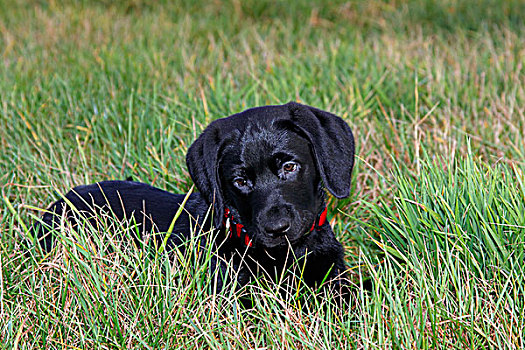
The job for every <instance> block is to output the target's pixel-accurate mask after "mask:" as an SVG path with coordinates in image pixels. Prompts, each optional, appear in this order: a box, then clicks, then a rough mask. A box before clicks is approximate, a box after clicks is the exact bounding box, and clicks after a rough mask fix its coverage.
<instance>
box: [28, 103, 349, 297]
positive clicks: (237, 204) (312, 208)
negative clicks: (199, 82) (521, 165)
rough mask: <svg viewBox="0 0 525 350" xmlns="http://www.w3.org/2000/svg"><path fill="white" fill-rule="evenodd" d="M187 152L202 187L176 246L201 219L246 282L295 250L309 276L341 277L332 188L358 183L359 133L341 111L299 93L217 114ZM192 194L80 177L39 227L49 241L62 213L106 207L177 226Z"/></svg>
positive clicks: (154, 227) (312, 280) (313, 280)
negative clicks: (330, 210) (330, 217)
mask: <svg viewBox="0 0 525 350" xmlns="http://www.w3.org/2000/svg"><path fill="white" fill-rule="evenodd" d="M186 161H187V165H188V169H189V172H190V175H191V178H192V179H193V181H194V182H195V184H196V186H197V188H198V189H199V191H200V193H195V194H192V195H191V196H190V197H189V199H188V201H187V203H186V204H185V206H184V209H185V210H184V211H183V212H182V215H181V216H180V217H179V218H178V219H177V221H176V223H175V226H174V230H173V232H174V233H175V234H174V235H171V236H170V238H169V240H168V244H169V246H170V247H173V246H175V245H180V244H181V243H182V242H183V241H184V239H185V237H187V236H188V234H189V233H190V232H191V228H192V227H193V229H195V226H196V225H197V227H200V228H201V229H202V230H211V232H214V233H215V234H218V235H219V236H218V238H217V239H216V242H217V244H218V253H219V257H223V258H225V259H226V260H230V259H233V263H234V267H235V268H236V269H238V272H239V273H238V276H239V277H238V278H239V282H240V283H241V284H244V283H246V282H247V281H248V280H249V278H250V276H251V275H252V273H253V272H254V271H260V270H261V269H262V270H265V271H266V272H267V273H269V274H271V275H273V274H275V273H277V275H279V274H280V272H281V271H282V270H283V269H285V268H288V267H289V266H290V264H291V263H292V262H293V261H294V259H295V260H299V261H302V262H303V264H302V267H301V268H302V270H303V278H304V280H305V282H306V283H307V284H308V285H310V286H314V285H317V284H319V283H321V282H322V281H324V280H325V279H328V280H332V281H333V285H336V286H338V285H341V282H342V281H343V280H344V277H345V263H344V252H343V247H342V245H341V244H340V243H339V242H338V241H337V240H336V238H335V236H334V233H333V231H332V229H331V227H330V225H329V224H328V222H327V219H326V204H325V192H324V187H326V188H327V189H328V190H329V191H330V192H331V193H332V194H333V195H334V196H336V197H338V198H342V197H347V196H348V195H349V191H350V179H351V171H352V168H353V164H354V140H353V136H352V132H351V130H350V128H349V127H348V125H347V124H346V123H345V122H344V121H343V120H342V119H341V118H339V117H337V116H335V115H333V114H331V113H328V112H325V111H322V110H319V109H316V108H312V107H309V106H305V105H301V104H298V103H295V102H290V103H288V104H285V105H279V106H265V107H258V108H253V109H249V110H246V111H244V112H242V113H238V114H235V115H232V116H230V117H227V118H223V119H219V120H216V121H214V122H212V123H211V124H210V125H209V126H208V127H207V128H206V129H205V130H204V132H203V133H202V134H201V135H200V136H199V138H198V139H197V140H196V141H195V142H194V143H193V144H192V145H191V147H190V148H189V150H188V154H187V158H186ZM183 199H184V195H175V194H172V193H169V192H166V191H163V190H160V189H157V188H154V187H152V186H149V185H147V184H143V183H138V182H132V181H104V182H99V183H96V184H92V185H87V186H79V187H75V188H74V189H73V190H72V191H70V192H69V193H67V194H66V196H65V199H61V200H59V201H58V202H56V203H54V204H53V205H52V206H51V208H50V210H49V212H48V213H46V214H45V215H44V217H43V219H42V221H43V223H44V224H43V225H41V224H37V225H35V226H34V231H35V234H36V236H37V237H38V238H39V240H40V244H41V246H42V247H43V248H44V249H45V250H49V249H51V247H52V237H51V236H52V235H51V234H50V229H55V228H57V227H58V225H59V224H60V220H61V217H66V218H68V219H69V220H74V219H73V218H74V215H73V214H72V213H73V212H77V211H78V212H82V213H84V214H86V215H87V216H88V217H94V216H96V215H94V214H97V213H99V212H101V211H104V212H110V213H112V215H114V216H116V217H117V218H118V219H119V220H123V219H125V220H134V222H136V223H139V224H140V225H139V227H140V231H141V232H152V231H154V232H167V231H168V229H169V227H170V224H171V223H172V220H173V218H174V215H175V213H176V212H177V210H178V208H179V206H180V204H181V203H182V200H183ZM210 205H213V211H212V215H207V214H208V210H209V208H210ZM71 206H74V207H75V208H76V210H72V209H71ZM206 218H208V219H206ZM91 221H92V222H93V224H96V222H95V221H96V220H94V219H91ZM218 261H222V259H218V260H217V265H216V266H218V267H219V269H221V270H222V269H223V267H222V266H221V263H220V262H218ZM219 284H221V281H219ZM220 287H221V285H219V288H220Z"/></svg>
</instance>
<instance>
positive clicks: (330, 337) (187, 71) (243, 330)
mask: <svg viewBox="0 0 525 350" xmlns="http://www.w3.org/2000/svg"><path fill="white" fill-rule="evenodd" d="M524 14H525V3H524V2H523V1H518V0H505V1H496V0H483V1H473V0H449V1H435V0H432V1H431V0H429V1H423V2H420V1H412V0H405V1H388V2H386V1H384V2H383V1H379V0H372V1H366V2H365V1H363V2H359V1H331V2H329V3H328V2H324V1H320V0H319V1H303V0H300V1H292V2H291V1H288V2H285V1H276V2H269V1H251V0H250V1H235V0H231V1H208V2H205V1H202V2H200V1H180V2H176V3H172V2H167V1H161V0H159V1H142V0H125V1H119V2H112V1H103V0H100V1H63V2H56V1H49V2H44V1H29V0H18V1H1V0H0V186H1V194H0V195H1V197H2V200H1V201H0V228H1V229H0V347H1V348H26V349H28V348H64V347H80V348H89V349H91V348H128V347H133V348H178V347H181V348H182V347H184V348H188V347H189V348H202V347H210V348H227V347H231V348H264V347H266V348H330V349H331V348H447V349H448V348H461V349H463V348H471V349H480V348H516V349H518V348H523V347H525V344H524V342H525V341H524V338H525V336H524V334H523V329H524V328H525V316H524V311H523V310H524V308H525V306H524V298H525V296H524V288H523V285H525V283H524V281H523V277H522V276H523V272H524V271H523V269H524V268H523V266H525V264H524V245H525V214H524V213H525V210H524V209H525V208H524V206H525V177H524V171H525V162H524V161H523V160H524V159H525V114H524V113H525V108H524V106H525V84H524V83H523V82H524V81H525V73H524V70H523V65H524V63H525V51H524V47H525V41H524V39H523V38H524V37H525V35H524V34H525V30H524V29H525V28H524V25H523V23H525V18H524V17H525V15H524ZM290 100H296V101H300V102H303V103H307V104H310V105H313V106H316V107H319V108H322V109H326V110H330V111H332V112H334V113H336V114H338V115H340V116H342V117H343V118H344V119H345V120H346V121H347V122H348V123H349V124H350V126H351V127H352V129H353V131H354V134H355V137H356V145H357V159H356V160H357V162H356V168H355V169H354V182H353V190H352V194H351V196H350V198H349V199H346V200H339V201H338V200H331V201H330V205H329V209H330V217H331V218H333V221H332V224H333V226H334V229H335V231H336V234H337V235H338V237H339V238H340V240H341V242H343V244H344V245H345V247H346V251H347V262H348V266H349V268H350V271H351V276H352V278H353V279H354V282H355V284H356V288H355V298H354V299H353V300H352V302H351V304H350V305H349V306H348V308H347V309H343V310H341V309H334V308H333V307H332V306H331V301H330V298H329V296H325V297H322V295H320V297H319V298H317V299H316V298H314V297H313V296H314V294H318V292H317V291H308V290H306V289H301V290H300V292H301V293H300V294H301V295H299V296H297V295H295V294H294V295H289V296H283V295H281V294H280V293H277V292H276V289H277V286H275V285H266V284H264V282H263V281H260V282H259V283H255V284H254V285H252V286H249V287H248V290H244V291H242V292H240V294H238V293H236V292H235V288H234V286H230V288H226V289H225V290H224V291H223V292H221V293H218V294H215V293H213V292H212V291H211V290H210V284H209V272H208V269H207V267H208V264H209V257H210V254H212V252H211V251H207V252H203V254H202V255H201V257H200V258H197V257H196V256H186V257H179V259H178V260H177V261H170V260H168V259H166V258H165V257H164V256H163V255H162V254H160V255H159V254H157V255H156V254H151V252H149V251H148V250H147V249H146V247H134V246H131V245H129V244H126V243H125V242H120V241H119V239H117V238H116V237H115V236H113V235H112V233H108V232H106V233H103V235H102V236H101V237H100V238H99V239H92V240H89V239H88V237H92V235H90V234H89V233H90V231H92V230H90V228H89V227H85V228H82V229H81V230H79V231H78V232H76V233H72V232H70V231H69V230H64V231H61V232H59V234H60V235H61V236H62V239H61V243H60V245H59V247H58V249H56V250H55V251H54V252H53V253H51V254H50V255H47V256H44V255H42V254H41V253H39V252H36V251H35V252H32V253H31V254H29V255H28V254H24V252H25V249H24V248H23V246H21V241H22V239H23V238H24V237H25V231H24V225H29V224H30V222H32V221H33V220H34V218H35V217H37V216H39V215H40V214H41V213H40V212H39V211H38V210H36V209H35V208H43V207H46V206H47V205H48V204H49V203H51V202H52V201H53V200H56V199H57V198H58V193H64V192H66V191H67V190H68V189H69V188H71V187H72V186H75V185H78V184H82V183H89V182H94V181H99V180H105V179H123V178H125V177H127V176H130V175H131V176H133V177H134V178H135V179H137V180H142V181H145V182H148V183H151V184H154V185H156V186H158V187H161V188H164V189H167V190H170V191H173V192H177V193H185V192H187V191H188V190H189V189H190V187H191V185H192V182H191V180H190V179H189V176H188V173H187V170H186V167H185V164H184V157H185V152H186V150H187V148H188V146H189V145H190V144H191V142H192V141H193V140H194V139H195V138H196V136H197V135H198V134H199V133H200V132H201V131H202V130H203V128H204V127H205V126H206V125H207V124H208V123H209V122H210V121H212V120H214V119H216V118H219V117H223V116H227V115H230V114H232V113H235V112H238V111H241V110H243V109H245V108H248V107H252V106H257V105H263V104H276V103H284V102H287V101H290ZM104 220H110V219H109V218H104ZM108 224H109V223H108ZM113 224H114V225H116V226H117V227H119V230H121V231H122V232H123V233H126V232H129V230H130V229H132V228H130V227H128V226H127V225H122V224H118V225H117V223H113ZM75 234H76V236H75ZM188 244H195V242H194V241H192V242H189V243H188ZM108 247H111V249H110V250H108V249H107V248H108ZM166 271H169V273H166ZM367 278H372V281H373V288H372V290H370V291H365V290H362V289H361V288H359V286H360V284H361V283H362V281H363V280H365V279H367ZM295 282H296V283H298V281H295ZM241 295H251V296H252V299H253V302H254V308H253V309H244V308H242V307H240V306H239V303H240V296H241ZM309 299H310V303H308V302H307V301H306V300H309Z"/></svg>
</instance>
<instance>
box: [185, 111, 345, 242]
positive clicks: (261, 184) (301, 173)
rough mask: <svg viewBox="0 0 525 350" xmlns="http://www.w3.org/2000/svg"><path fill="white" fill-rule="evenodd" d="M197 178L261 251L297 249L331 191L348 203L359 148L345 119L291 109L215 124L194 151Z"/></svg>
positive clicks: (218, 210) (218, 217)
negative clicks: (355, 149) (293, 246)
mask: <svg viewBox="0 0 525 350" xmlns="http://www.w3.org/2000/svg"><path fill="white" fill-rule="evenodd" d="M186 160H187V165H188V169H189V171H190V175H191V177H192V179H193V181H194V182H195V184H196V186H197V188H198V189H199V191H200V192H201V194H202V195H203V196H204V197H205V198H206V199H207V200H208V202H209V203H213V204H214V208H215V225H216V226H220V225H221V223H222V216H223V210H224V208H225V207H228V208H229V209H230V210H231V212H232V214H233V216H234V218H235V219H236V220H237V221H238V222H240V223H242V224H243V225H244V227H245V229H246V231H247V232H248V234H249V236H250V238H251V239H252V241H253V242H254V244H255V245H257V246H263V247H267V248H271V247H276V246H284V245H287V244H288V242H290V243H291V244H292V245H293V244H294V242H296V241H298V240H299V239H300V238H301V237H302V236H303V235H304V234H306V233H307V232H309V230H310V227H311V226H312V224H313V223H314V221H315V219H316V217H317V215H318V214H319V211H321V210H322V208H323V205H324V204H323V202H324V197H323V194H324V191H323V185H324V186H325V187H326V188H327V189H328V190H329V191H330V192H331V193H332V194H333V195H334V196H336V197H339V198H342V197H346V196H348V194H349V192H350V178H351V171H352V168H353V163H354V140H353V136H352V133H351V131H350V128H349V127H348V125H347V124H346V123H345V122H344V121H343V120H342V119H341V118H339V117H337V116H335V115H333V114H331V113H328V112H324V111H321V110H318V109H315V108H312V107H309V106H304V105H301V104H298V103H294V102H290V103H288V104H286V105H281V106H266V107H258V108H253V109H249V110H246V111H244V112H242V113H239V114H235V115H232V116H230V117H227V118H223V119H219V120H216V121H214V122H213V123H211V124H210V125H209V126H208V127H207V128H206V129H205V130H204V132H203V133H202V134H201V136H199V138H198V139H197V140H196V141H195V142H194V143H193V145H192V146H191V147H190V149H189V151H188V155H187V158H186Z"/></svg>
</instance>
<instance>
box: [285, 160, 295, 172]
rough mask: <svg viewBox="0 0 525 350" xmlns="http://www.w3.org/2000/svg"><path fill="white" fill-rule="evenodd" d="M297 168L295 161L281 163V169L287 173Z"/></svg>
mask: <svg viewBox="0 0 525 350" xmlns="http://www.w3.org/2000/svg"><path fill="white" fill-rule="evenodd" d="M297 168H298V165H297V163H295V162H286V163H284V164H283V170H284V171H285V172H287V173H293V172H294V171H296V170H297Z"/></svg>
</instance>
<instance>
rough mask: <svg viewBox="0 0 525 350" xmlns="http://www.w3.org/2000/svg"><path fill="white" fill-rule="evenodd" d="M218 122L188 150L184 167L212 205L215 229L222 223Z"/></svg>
mask: <svg viewBox="0 0 525 350" xmlns="http://www.w3.org/2000/svg"><path fill="white" fill-rule="evenodd" d="M217 122H218V121H215V122H213V123H211V124H210V125H209V126H208V127H207V128H206V129H205V130H204V131H203V132H202V134H201V135H200V136H199V137H198V138H197V140H195V142H194V143H193V144H192V145H191V146H190V148H189V149H188V154H187V155H186V165H187V166H188V170H189V172H190V176H191V178H192V180H193V182H194V183H195V185H196V186H197V188H198V190H199V191H200V193H201V195H202V196H203V197H204V199H205V200H206V201H207V202H208V203H209V204H213V208H214V211H213V213H214V218H213V222H214V224H215V227H218V226H220V225H221V223H222V216H223V213H224V211H223V210H224V209H223V203H224V201H223V197H222V191H221V188H220V182H219V176H218V166H219V164H218V154H219V148H220V146H221V143H222V140H223V136H222V132H221V128H220V127H219V125H218V123H217Z"/></svg>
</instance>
